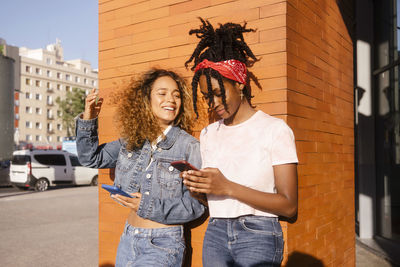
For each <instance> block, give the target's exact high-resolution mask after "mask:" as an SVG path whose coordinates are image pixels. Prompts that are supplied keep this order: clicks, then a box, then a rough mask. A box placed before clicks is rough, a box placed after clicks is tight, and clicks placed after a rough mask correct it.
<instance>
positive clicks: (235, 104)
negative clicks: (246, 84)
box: [199, 75, 243, 119]
mask: <svg viewBox="0 0 400 267" xmlns="http://www.w3.org/2000/svg"><path fill="white" fill-rule="evenodd" d="M223 83H224V87H225V102H226V107H225V106H224V104H223V102H222V94H221V92H222V89H221V88H220V86H219V84H218V80H217V79H215V78H213V77H211V86H212V91H213V94H212V95H211V96H209V95H208V88H207V80H206V76H205V75H201V76H200V79H199V85H200V90H201V93H202V95H203V97H204V98H206V100H207V101H208V98H209V97H212V98H213V101H212V102H211V103H212V104H211V106H210V108H212V109H213V110H215V112H216V113H217V115H218V116H219V117H220V118H222V119H229V118H231V117H232V116H235V114H236V112H237V111H238V109H239V107H240V104H241V103H242V101H241V99H240V90H242V89H243V85H242V84H239V83H236V82H235V83H233V82H230V81H228V80H226V79H223Z"/></svg>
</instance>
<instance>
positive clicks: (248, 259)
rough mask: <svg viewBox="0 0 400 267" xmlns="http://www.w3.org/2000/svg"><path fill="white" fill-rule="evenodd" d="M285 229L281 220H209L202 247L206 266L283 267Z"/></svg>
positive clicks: (252, 218)
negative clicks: (281, 266)
mask: <svg viewBox="0 0 400 267" xmlns="http://www.w3.org/2000/svg"><path fill="white" fill-rule="evenodd" d="M282 256H283V236H282V228H281V225H280V223H279V222H278V218H273V217H265V216H252V215H249V216H241V217H238V218H210V220H209V223H208V227H207V231H206V234H205V237H204V243H203V266H204V267H225V266H232V267H233V266H238V267H239V266H240V267H249V266H252V267H254V266H280V264H281V262H282Z"/></svg>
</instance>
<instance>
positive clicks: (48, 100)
mask: <svg viewBox="0 0 400 267" xmlns="http://www.w3.org/2000/svg"><path fill="white" fill-rule="evenodd" d="M47 104H49V105H53V97H52V96H50V95H48V96H47Z"/></svg>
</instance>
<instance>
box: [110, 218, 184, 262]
mask: <svg viewBox="0 0 400 267" xmlns="http://www.w3.org/2000/svg"><path fill="white" fill-rule="evenodd" d="M184 252H185V238H184V232H183V226H173V227H165V228H154V229H146V228H136V227H133V226H131V225H130V224H128V223H126V225H125V228H124V232H123V234H122V236H121V240H120V242H119V245H118V251H117V258H116V263H115V266H116V267H127V266H132V267H133V266H135V267H142V266H143V267H149V266H166V267H180V266H181V265H182V262H183V256H184Z"/></svg>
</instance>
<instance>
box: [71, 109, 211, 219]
mask: <svg viewBox="0 0 400 267" xmlns="http://www.w3.org/2000/svg"><path fill="white" fill-rule="evenodd" d="M98 143H99V139H98V136H97V119H92V120H82V119H80V118H79V117H78V118H77V119H76V145H77V151H78V157H79V161H80V162H81V164H82V165H84V166H87V167H91V168H99V169H101V168H115V180H114V185H115V186H117V187H119V188H121V189H122V190H124V191H125V192H128V193H135V192H140V193H141V194H142V198H141V201H140V205H139V208H138V210H137V214H138V215H139V216H140V217H142V218H145V219H149V220H152V221H155V222H159V223H162V224H183V223H187V222H190V221H192V220H194V219H196V218H198V217H200V216H201V215H202V214H203V213H204V206H203V205H201V204H200V202H199V201H198V200H196V199H195V198H193V197H191V195H190V192H189V190H188V189H187V188H186V186H185V185H184V184H183V183H182V179H181V178H180V177H179V171H178V170H176V169H175V168H173V167H172V166H171V164H170V163H171V162H172V161H176V160H186V161H188V162H190V163H191V164H193V165H194V166H196V167H198V168H200V167H201V157H200V148H199V142H198V141H197V140H196V139H195V138H194V137H193V136H191V135H189V134H188V133H186V132H185V131H184V130H182V129H180V128H179V127H172V128H171V129H170V130H169V132H168V133H167V135H166V138H165V139H164V140H162V141H161V142H159V143H158V144H157V149H155V151H152V149H151V144H150V142H148V141H146V142H145V143H144V145H143V146H142V148H140V149H136V150H134V151H129V150H127V149H126V143H125V141H124V140H123V139H119V140H116V141H113V142H110V143H105V144H102V145H100V146H99V145H98ZM151 158H153V160H151ZM150 162H151V164H150V165H149V166H148V164H149V163H150Z"/></svg>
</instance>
